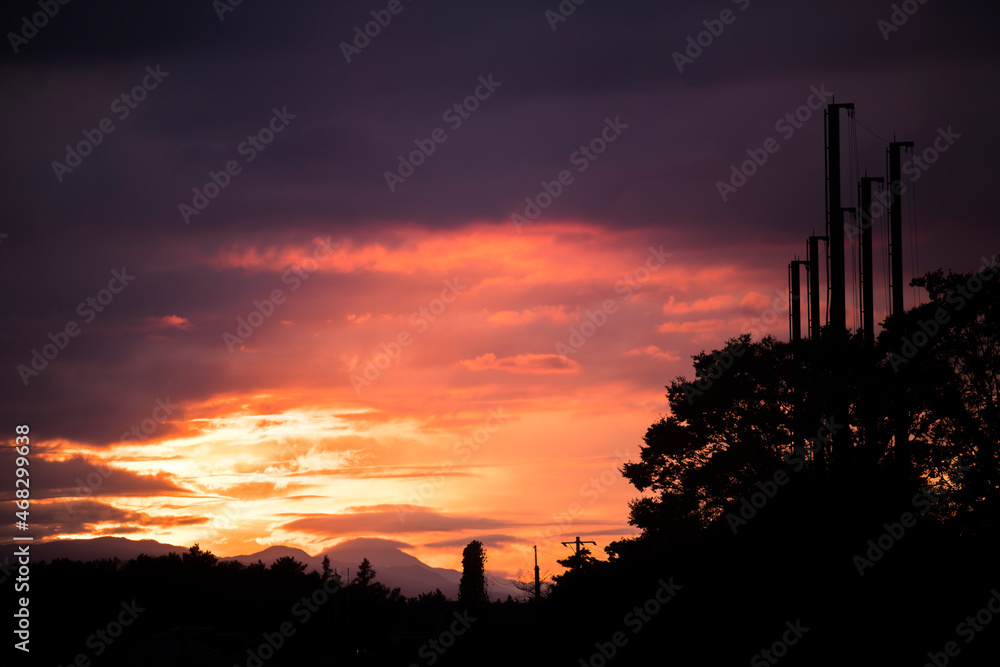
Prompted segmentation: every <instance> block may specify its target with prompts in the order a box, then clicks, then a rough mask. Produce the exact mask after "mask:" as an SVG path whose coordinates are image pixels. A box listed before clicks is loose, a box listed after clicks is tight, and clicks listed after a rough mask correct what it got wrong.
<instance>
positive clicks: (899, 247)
mask: <svg viewBox="0 0 1000 667" xmlns="http://www.w3.org/2000/svg"><path fill="white" fill-rule="evenodd" d="M904 148H909V149H911V150H912V149H913V142H912V141H894V142H892V143H891V144H889V183H888V187H889V261H890V268H891V270H892V271H891V274H890V275H891V283H892V310H891V312H892V314H893V315H894V316H895V317H896V318H897V319H901V318H902V317H903V311H904V307H903V207H902V199H903V198H902V196H901V195H902V194H903V192H904V191H905V190H906V187H905V186H904V185H903V180H902V176H901V174H900V171H901V165H900V162H901V160H902V156H901V153H902V150H903V149H904ZM903 391H904V389H903V387H902V386H901V385H899V383H897V386H896V387H895V392H894V393H895V401H894V403H895V404H896V407H895V414H894V418H893V447H894V450H895V451H894V455H895V459H896V465H897V466H898V468H899V470H900V472H901V473H902V474H903V475H904V476H905V477H907V478H909V477H910V476H911V475H912V472H913V471H912V468H911V465H910V451H909V450H910V417H909V415H908V414H906V410H905V409H903V407H902V405H901V403H902V397H903Z"/></svg>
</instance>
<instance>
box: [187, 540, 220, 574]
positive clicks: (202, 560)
mask: <svg viewBox="0 0 1000 667" xmlns="http://www.w3.org/2000/svg"><path fill="white" fill-rule="evenodd" d="M217 561H218V558H216V557H215V554H213V553H212V552H211V551H202V549H201V547H200V546H199V545H198V543H197V542H195V544H194V546H192V547H191V548H190V549H189V550H188V552H187V553H186V554H184V565H187V566H190V567H197V568H202V567H212V566H214V565H215V564H216V562H217Z"/></svg>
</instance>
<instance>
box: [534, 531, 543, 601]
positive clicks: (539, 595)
mask: <svg viewBox="0 0 1000 667" xmlns="http://www.w3.org/2000/svg"><path fill="white" fill-rule="evenodd" d="M541 598H542V580H541V579H539V578H538V545H537V544H536V545H535V602H538V601H539V600H540V599H541Z"/></svg>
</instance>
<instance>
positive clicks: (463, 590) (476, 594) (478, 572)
mask: <svg viewBox="0 0 1000 667" xmlns="http://www.w3.org/2000/svg"><path fill="white" fill-rule="evenodd" d="M458 600H459V602H462V603H463V604H466V605H468V606H480V605H483V604H485V603H487V602H489V596H488V595H487V593H486V549H485V547H483V543H482V542H480V541H479V540H472V541H471V542H469V544H467V545H466V547H465V549H464V550H463V551H462V579H461V581H460V582H459V584H458Z"/></svg>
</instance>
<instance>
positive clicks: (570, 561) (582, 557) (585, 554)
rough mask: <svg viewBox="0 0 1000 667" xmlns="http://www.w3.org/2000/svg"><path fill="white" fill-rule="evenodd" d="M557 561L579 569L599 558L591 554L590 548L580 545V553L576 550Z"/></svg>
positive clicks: (564, 565)
mask: <svg viewBox="0 0 1000 667" xmlns="http://www.w3.org/2000/svg"><path fill="white" fill-rule="evenodd" d="M556 562H557V563H559V564H560V565H562V566H563V567H565V568H567V569H569V570H579V569H581V568H584V567H586V566H588V565H591V564H593V563H595V562H597V559H596V558H594V557H593V556H592V555H591V551H590V549H588V548H587V547H580V551H579V552H578V553H577V552H574V553H573V554H572V555H570V556H567V557H566V558H563V559H561V560H557V561H556ZM532 586H534V584H532Z"/></svg>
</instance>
